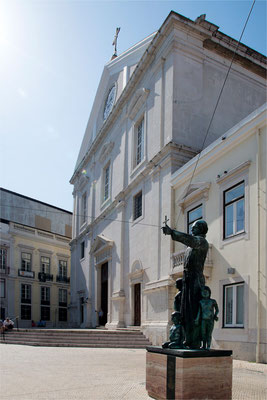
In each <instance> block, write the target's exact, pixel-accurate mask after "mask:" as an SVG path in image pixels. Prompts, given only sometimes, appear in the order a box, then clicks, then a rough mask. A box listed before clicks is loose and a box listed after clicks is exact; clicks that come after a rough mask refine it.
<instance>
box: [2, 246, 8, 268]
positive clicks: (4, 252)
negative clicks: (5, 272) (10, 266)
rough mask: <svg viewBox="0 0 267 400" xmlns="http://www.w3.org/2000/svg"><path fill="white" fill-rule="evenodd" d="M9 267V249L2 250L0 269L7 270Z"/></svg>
mask: <svg viewBox="0 0 267 400" xmlns="http://www.w3.org/2000/svg"><path fill="white" fill-rule="evenodd" d="M6 267H7V249H3V248H0V268H1V269H6Z"/></svg>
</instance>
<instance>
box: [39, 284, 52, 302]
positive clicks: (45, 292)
mask: <svg viewBox="0 0 267 400" xmlns="http://www.w3.org/2000/svg"><path fill="white" fill-rule="evenodd" d="M50 292H51V291H50V287H49V286H41V303H42V302H46V303H47V302H49V304H50V298H51V294H50Z"/></svg>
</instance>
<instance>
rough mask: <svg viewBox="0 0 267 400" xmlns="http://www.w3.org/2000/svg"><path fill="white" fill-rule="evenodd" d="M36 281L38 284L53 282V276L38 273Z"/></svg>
mask: <svg viewBox="0 0 267 400" xmlns="http://www.w3.org/2000/svg"><path fill="white" fill-rule="evenodd" d="M38 279H39V281H40V282H46V281H53V275H51V274H46V273H45V272H38Z"/></svg>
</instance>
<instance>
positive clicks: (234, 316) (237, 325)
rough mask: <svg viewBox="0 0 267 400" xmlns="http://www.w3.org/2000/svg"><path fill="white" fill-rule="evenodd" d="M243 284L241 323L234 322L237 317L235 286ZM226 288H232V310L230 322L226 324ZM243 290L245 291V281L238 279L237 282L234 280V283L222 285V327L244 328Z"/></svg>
mask: <svg viewBox="0 0 267 400" xmlns="http://www.w3.org/2000/svg"><path fill="white" fill-rule="evenodd" d="M240 286H243V323H242V324H238V323H237V322H236V319H237V313H236V305H237V289H236V288H237V287H240ZM228 288H233V311H232V323H231V324H227V323H226V320H227V305H226V300H227V295H226V290H227V289H228ZM245 292H246V287H245V281H239V282H234V283H226V284H224V285H223V323H222V328H225V329H236V328H238V329H244V328H245V306H246V304H245Z"/></svg>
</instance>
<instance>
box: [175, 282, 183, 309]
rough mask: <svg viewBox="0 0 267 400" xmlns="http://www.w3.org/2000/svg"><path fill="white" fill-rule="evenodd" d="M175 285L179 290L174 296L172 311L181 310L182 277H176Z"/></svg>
mask: <svg viewBox="0 0 267 400" xmlns="http://www.w3.org/2000/svg"><path fill="white" fill-rule="evenodd" d="M175 286H176V289H178V290H179V292H178V293H177V294H176V295H175V297H174V305H173V308H174V311H179V312H181V302H182V288H183V279H182V278H179V279H176V282H175Z"/></svg>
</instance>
